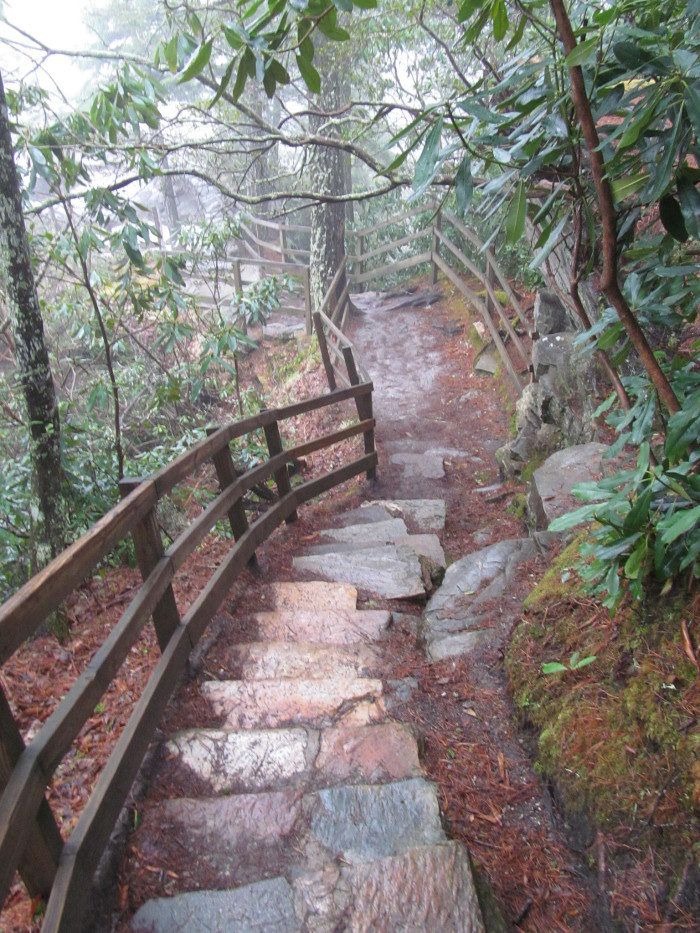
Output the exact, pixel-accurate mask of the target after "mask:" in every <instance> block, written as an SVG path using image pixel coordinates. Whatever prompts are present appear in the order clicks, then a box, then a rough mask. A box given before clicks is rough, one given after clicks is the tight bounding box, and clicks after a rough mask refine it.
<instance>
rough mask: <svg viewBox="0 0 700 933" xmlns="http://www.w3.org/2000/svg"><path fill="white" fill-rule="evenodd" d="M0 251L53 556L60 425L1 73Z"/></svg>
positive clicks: (58, 543) (59, 536) (58, 525)
mask: <svg viewBox="0 0 700 933" xmlns="http://www.w3.org/2000/svg"><path fill="white" fill-rule="evenodd" d="M0 253H1V254H2V275H3V278H4V284H5V289H6V292H7V297H8V303H9V306H10V314H11V316H12V323H13V330H14V338H15V358H16V362H17V369H18V371H19V377H20V381H21V384H22V391H23V393H24V400H25V404H26V408H27V416H28V419H29V430H30V435H31V444H30V449H31V459H32V468H33V473H34V483H35V487H36V494H37V498H38V500H39V508H40V510H41V515H42V521H43V537H44V540H45V543H46V544H48V546H49V548H50V551H51V554H52V556H53V555H55V554H56V553H58V551H60V550H61V548H62V546H63V543H64V542H63V529H62V522H61V511H62V510H61V491H62V485H63V472H62V467H61V426H60V420H59V414H58V402H57V399H56V391H55V387H54V382H53V376H52V374H51V364H50V362H49V354H48V350H47V348H46V341H45V339H44V322H43V320H42V317H41V309H40V307H39V297H38V295H37V290H36V283H35V280H34V272H33V270H32V263H31V255H30V252H29V241H28V238H27V230H26V227H25V224H24V215H23V212H22V195H21V191H20V186H19V178H18V175H17V169H16V167H15V162H14V154H13V149H12V136H11V133H10V118H9V113H8V110H7V102H6V100H5V88H4V86H3V81H2V75H1V74H0Z"/></svg>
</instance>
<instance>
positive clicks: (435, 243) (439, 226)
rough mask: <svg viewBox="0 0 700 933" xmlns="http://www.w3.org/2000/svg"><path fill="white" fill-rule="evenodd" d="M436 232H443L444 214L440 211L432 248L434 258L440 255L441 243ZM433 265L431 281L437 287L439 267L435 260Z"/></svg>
mask: <svg viewBox="0 0 700 933" xmlns="http://www.w3.org/2000/svg"><path fill="white" fill-rule="evenodd" d="M436 230H442V214H441V213H440V211H438V213H437V216H436V218H435V224H434V226H433V246H432V254H433V257H435V256H439V255H440V241H439V240H438V238H437V234H436V233H435V231H436ZM432 263H433V274H432V277H431V281H432V283H433V285H437V280H438V267H437V263H436V262H435V259H434V258H433V259H432Z"/></svg>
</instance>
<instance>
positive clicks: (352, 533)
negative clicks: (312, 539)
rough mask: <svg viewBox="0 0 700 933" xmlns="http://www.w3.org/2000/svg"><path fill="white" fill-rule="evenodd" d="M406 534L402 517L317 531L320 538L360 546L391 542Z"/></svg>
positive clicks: (322, 540) (406, 530)
mask: <svg viewBox="0 0 700 933" xmlns="http://www.w3.org/2000/svg"><path fill="white" fill-rule="evenodd" d="M407 534H408V528H407V527H406V522H405V521H404V520H403V519H402V518H389V519H387V520H386V521H383V522H371V523H369V524H367V523H361V524H358V525H344V526H343V527H342V528H324V529H322V530H321V531H320V532H319V535H320V540H321V542H322V543H325V542H337V543H339V544H357V545H362V546H367V545H376V544H391V542H393V541H396V539H397V538H402V537H405V536H406V535H407Z"/></svg>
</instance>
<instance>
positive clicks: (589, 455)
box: [528, 442, 608, 529]
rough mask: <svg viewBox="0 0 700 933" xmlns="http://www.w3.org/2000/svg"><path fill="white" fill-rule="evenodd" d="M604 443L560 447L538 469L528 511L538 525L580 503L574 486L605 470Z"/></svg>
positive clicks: (531, 489) (530, 494)
mask: <svg viewBox="0 0 700 933" xmlns="http://www.w3.org/2000/svg"><path fill="white" fill-rule="evenodd" d="M607 449H608V448H607V447H606V445H605V444H598V443H595V442H591V443H589V444H577V445H575V446H574V447H566V448H564V450H558V451H557V452H556V453H554V454H552V455H551V456H550V457H548V458H547V459H546V460H545V462H544V463H543V464H542V466H541V467H539V468H538V469H536V470H535V472H534V474H533V477H532V482H531V483H530V490H529V493H528V511H529V512H530V515H531V516H532V518H533V520H534V522H535V524H536V526H537V528H543V529H544V528H547V527H548V526H549V524H550V522H552V521H554V519H555V518H558V517H559V516H560V515H564V513H565V512H570V511H571V510H572V509H575V508H577V507H578V506H580V505H581V503H580V501H579V500H578V499H576V498H575V497H574V496H573V495H572V493H571V490H572V489H573V487H574V486H576V484H577V483H583V482H586V481H588V480H593V479H597V478H599V477H600V476H602V475H603V473H604V472H605V470H604V466H603V454H604V453H605V451H606V450H607Z"/></svg>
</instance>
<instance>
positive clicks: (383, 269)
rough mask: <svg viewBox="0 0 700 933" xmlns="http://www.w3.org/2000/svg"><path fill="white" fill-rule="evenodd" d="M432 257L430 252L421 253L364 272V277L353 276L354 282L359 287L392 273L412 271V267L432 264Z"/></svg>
mask: <svg viewBox="0 0 700 933" xmlns="http://www.w3.org/2000/svg"><path fill="white" fill-rule="evenodd" d="M432 255H433V254H432V252H431V251H430V250H429V251H428V252H426V253H419V254H418V255H417V256H409V257H408V259H402V260H401V261H400V262H394V263H391V264H390V265H388V266H380V267H379V268H378V269H370V270H369V271H368V272H363V273H362V275H356V276H353V282H356V283H357V284H358V285H359V284H360V283H361V282H369V280H370V279H376V278H378V277H379V276H381V275H387V273H390V272H399V271H400V270H401V269H410V268H411V267H412V266H419V265H420V264H421V263H423V262H430V260H431V257H432Z"/></svg>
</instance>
